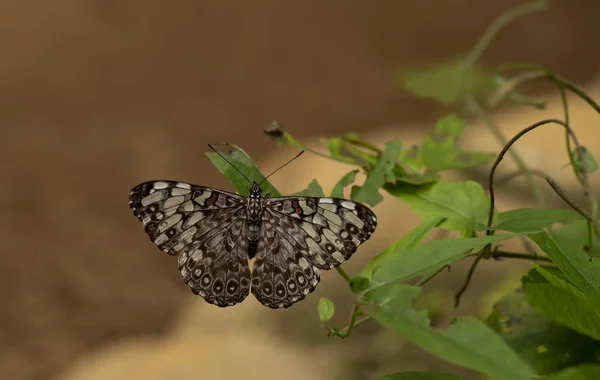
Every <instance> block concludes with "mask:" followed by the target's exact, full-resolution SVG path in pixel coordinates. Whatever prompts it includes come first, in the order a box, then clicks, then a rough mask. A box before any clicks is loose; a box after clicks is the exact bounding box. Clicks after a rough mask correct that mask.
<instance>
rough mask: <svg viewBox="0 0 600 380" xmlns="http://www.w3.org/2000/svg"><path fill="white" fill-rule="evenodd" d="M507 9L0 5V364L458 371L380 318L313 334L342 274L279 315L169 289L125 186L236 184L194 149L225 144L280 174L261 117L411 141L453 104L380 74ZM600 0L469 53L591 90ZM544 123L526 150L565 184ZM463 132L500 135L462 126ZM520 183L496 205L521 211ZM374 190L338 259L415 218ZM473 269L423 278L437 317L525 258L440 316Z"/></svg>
mask: <svg viewBox="0 0 600 380" xmlns="http://www.w3.org/2000/svg"><path fill="white" fill-rule="evenodd" d="M521 3H522V2H521V1H517V0H510V1H509V0H506V1H496V2H490V1H478V0H445V1H439V0H422V1H418V2H413V1H377V2H374V1H373V2H365V1H346V0H328V1H316V0H315V1H303V2H284V1H278V0H257V1H253V2H249V1H248V2H242V1H219V2H217V1H191V0H180V1H173V2H166V1H158V0H144V1H141V0H61V1H52V2H50V1H45V0H19V1H14V0H13V1H2V2H0V31H1V32H0V52H1V54H0V56H1V58H0V89H1V90H0V133H1V135H0V176H1V177H0V178H1V182H0V183H1V186H0V223H1V227H2V228H0V241H1V242H2V244H1V245H0V247H1V248H0V249H1V251H0V252H1V255H2V257H1V259H2V260H1V261H0V297H1V299H2V301H3V306H2V307H1V308H0V326H1V327H0V378H2V379H14V380H25V379H28V380H29V379H36V380H37V379H61V380H67V379H69V380H70V379H136V378H145V379H159V378H160V379H171V378H173V379H174V378H178V379H192V378H193V379H221V378H225V379H229V378H244V379H265V380H267V379H279V378H292V379H338V378H339V379H342V378H343V379H371V378H376V377H377V376H378V375H381V374H383V373H386V372H393V371H405V370H415V369H421V370H440V371H444V370H447V371H455V372H456V373H460V374H463V375H465V376H467V377H469V378H474V377H473V376H474V375H473V374H471V373H469V372H467V371H462V370H456V369H455V368H453V367H451V366H449V365H448V364H445V363H442V362H439V361H437V360H435V359H433V358H432V357H431V356H429V355H427V354H426V353H423V352H422V351H420V350H419V349H417V348H415V347H414V346H412V345H410V344H408V343H406V342H404V341H403V340H402V339H401V338H399V337H397V336H395V335H393V334H392V333H387V332H385V331H382V330H381V329H379V328H378V327H377V326H375V325H366V326H364V327H362V328H361V329H359V330H357V331H356V334H355V335H354V336H353V337H352V338H350V339H348V340H346V341H338V340H332V339H330V338H327V337H326V336H325V332H324V331H323V330H321V329H320V328H319V324H318V320H317V316H316V303H317V300H318V297H319V295H326V296H327V297H329V298H331V299H333V300H335V301H336V302H337V303H338V305H339V310H338V314H339V315H338V316H336V319H334V323H337V324H339V326H340V327H341V326H343V325H344V324H345V323H346V318H347V315H349V308H346V309H344V306H345V305H346V306H347V305H348V301H350V300H351V296H350V295H349V294H348V293H349V292H348V291H347V289H346V288H345V287H344V286H343V282H342V281H341V280H340V279H339V278H338V277H339V276H337V274H336V273H327V275H325V276H324V278H323V281H322V283H321V285H320V286H319V288H318V289H317V292H316V293H315V294H314V295H312V296H309V297H308V298H307V299H306V300H305V301H303V302H301V303H299V304H297V305H296V306H294V307H293V308H291V309H287V310H279V311H272V310H265V308H263V307H262V306H260V305H259V304H258V303H257V302H256V301H255V300H254V299H253V298H252V297H248V299H247V300H246V301H245V302H244V303H243V304H242V305H239V306H236V307H234V308H227V309H217V308H215V307H212V306H209V305H208V304H205V303H204V302H203V301H202V299H199V298H196V297H194V296H193V295H192V294H191V292H190V291H189V289H188V288H187V287H186V286H185V285H184V284H183V283H182V282H181V280H180V278H179V274H178V271H177V269H176V268H177V264H176V260H174V259H173V258H172V257H167V255H164V254H162V253H161V252H160V251H158V250H157V249H156V248H155V246H154V245H152V243H150V241H149V240H148V239H147V237H146V236H145V234H144V233H143V230H142V228H141V227H140V225H139V224H138V222H137V220H135V218H134V217H133V216H132V215H131V213H130V210H129V208H128V206H127V195H128V191H129V190H130V188H131V187H133V186H134V185H136V184H137V183H139V182H143V181H146V180H150V179H177V180H182V181H188V182H191V183H196V184H201V185H209V186H214V187H221V188H225V189H229V190H231V186H230V185H229V184H228V183H227V182H226V180H225V178H223V177H222V176H221V175H219V174H218V172H217V171H216V169H214V168H213V167H212V166H211V164H210V163H209V161H208V160H207V159H206V157H205V156H204V154H203V153H204V152H205V151H206V144H207V143H214V142H224V141H228V142H232V143H236V144H238V145H240V146H242V147H243V148H244V149H245V150H246V151H247V152H248V153H249V154H250V155H252V156H253V157H254V158H255V160H256V161H257V162H259V163H260V165H261V167H263V169H264V171H266V172H268V171H270V170H272V169H274V168H276V167H277V166H278V165H279V164H280V163H282V162H283V161H284V160H285V159H287V158H289V157H290V156H291V155H293V154H294V153H295V152H294V151H293V150H290V149H283V148H277V147H276V146H275V145H274V144H272V143H271V142H270V141H268V140H267V139H266V138H265V137H264V136H263V133H262V131H263V129H264V128H265V127H266V126H267V125H268V124H269V122H271V121H272V120H279V121H281V122H283V123H285V125H286V126H287V129H288V131H290V132H291V133H293V134H294V135H295V136H296V137H297V138H299V139H301V140H303V141H305V142H306V143H308V144H309V145H310V144H313V146H316V145H314V144H316V142H317V138H318V137H319V136H324V135H335V134H340V133H344V132H347V131H356V132H359V133H361V134H362V135H364V136H366V137H368V138H370V139H371V140H373V141H374V142H376V143H380V144H382V143H383V142H384V141H385V139H386V138H391V137H392V136H397V137H400V138H401V139H402V140H404V141H405V145H409V143H410V142H418V141H420V139H421V138H422V136H423V135H424V134H426V133H427V132H428V131H430V129H431V127H432V125H433V124H432V123H433V122H434V121H435V119H436V118H437V117H438V116H440V115H443V114H444V113H445V112H447V111H449V109H447V108H444V107H442V106H440V105H437V104H436V103H433V102H431V101H428V100H423V99H415V98H414V97H412V96H411V95H410V94H408V93H406V92H403V91H402V90H401V89H400V88H399V86H398V83H397V81H396V77H395V73H396V70H397V69H398V68H399V67H422V66H424V65H427V64H431V63H435V62H437V61H440V60H443V59H446V58H451V57H455V56H457V55H459V54H462V53H464V52H466V51H468V50H469V49H470V48H471V47H472V46H473V44H474V43H475V42H476V40H477V39H478V38H479V36H480V35H481V34H482V33H483V31H484V30H485V28H486V27H487V26H488V25H489V24H490V23H491V22H492V21H493V20H494V19H495V18H496V17H497V16H498V15H500V13H501V12H504V11H506V10H508V9H510V8H511V7H513V6H515V5H518V4H521ZM599 14H600V3H599V2H595V1H586V0H572V1H566V0H555V1H552V2H551V8H550V9H549V10H548V11H546V12H542V13H537V14H534V15H530V16H528V17H526V18H523V19H519V20H518V21H516V22H514V23H512V24H511V25H510V26H508V27H507V28H506V29H504V30H503V31H502V32H501V33H500V34H499V35H498V37H497V38H496V40H495V42H494V43H493V45H492V46H491V47H490V48H489V49H488V50H487V51H486V53H485V55H484V57H483V61H482V63H483V65H484V66H486V67H493V65H495V64H498V63H500V62H506V61H533V62H537V63H540V64H543V65H546V66H549V67H551V68H552V69H554V70H555V71H557V72H559V73H561V74H562V75H564V76H566V77H567V78H569V79H570V80H572V81H573V82H575V83H577V84H579V85H582V86H583V87H585V88H586V89H588V90H589V91H590V93H591V94H592V96H593V97H595V98H596V99H598V98H600V88H599V87H600V85H599V84H598V82H599V81H598V80H594V78H598V74H599V73H600V64H599V62H600V49H598V15H599ZM594 91H595V92H594ZM554 92H555V91H553V89H552V87H551V86H547V87H543V86H542V87H541V88H540V89H539V94H541V95H543V96H548V97H549V98H550V99H551V102H550V107H549V110H548V111H545V112H546V114H552V115H554V114H557V115H560V113H559V111H557V109H556V108H553V106H554V105H555V104H556V98H555V95H552V94H554ZM573 104H574V105H573V107H574V109H573V118H574V122H576V123H577V124H578V125H574V126H575V128H576V131H578V128H579V131H581V132H580V133H581V134H582V136H583V138H587V140H586V143H588V142H589V144H592V148H591V150H592V152H594V147H595V148H596V152H597V148H598V146H600V143H598V142H596V141H597V140H599V139H597V138H596V139H594V136H597V132H594V128H593V126H594V125H595V128H597V126H598V122H599V121H600V120H599V119H598V117H597V115H594V114H593V113H592V112H590V111H588V110H587V109H586V108H585V107H584V106H583V105H581V104H580V103H576V102H575V103H573ZM577 107H579V108H577ZM552 112H554V114H553V113H552ZM546 114H544V113H541V112H539V111H535V110H530V109H527V110H522V109H509V110H506V111H503V113H501V114H499V115H498V121H499V122H500V123H501V125H502V126H503V128H504V129H505V130H506V131H507V133H508V134H510V133H511V131H513V132H514V131H516V130H519V129H520V128H522V127H524V126H526V125H527V123H528V121H535V120H539V119H541V118H542V117H543V116H544V115H546ZM557 129H558V128H557ZM555 132H556V133H555V134H553V133H554V132H552V133H550V132H548V134H546V133H543V134H540V135H537V137H536V138H532V139H529V140H526V141H525V142H523V143H522V144H521V145H520V147H521V148H520V149H522V151H523V152H524V154H525V155H526V157H527V158H528V159H529V160H530V162H532V166H536V165H537V166H539V167H540V168H541V169H544V170H547V171H550V172H552V173H554V174H555V175H557V176H559V177H560V178H561V180H562V182H561V183H562V184H563V186H565V187H566V188H567V189H570V187H569V186H571V185H572V186H573V189H575V187H574V186H575V184H574V182H573V180H572V179H571V178H570V177H569V171H568V169H565V168H562V169H561V165H564V164H565V163H566V162H567V158H566V156H565V157H559V155H557V154H556V152H557V151H560V152H561V154H562V150H561V149H564V148H563V147H562V143H561V142H560V138H561V137H562V131H558V130H557V131H555ZM540 136H545V138H548V139H550V140H552V139H555V140H552V141H554V142H555V143H553V142H552V141H550V142H548V143H543V144H542V143H541V140H540ZM465 141H466V143H467V144H470V145H471V146H475V147H477V148H478V149H480V150H491V151H495V150H497V149H498V148H497V145H496V144H495V143H494V140H493V139H491V138H490V137H489V136H488V134H486V131H485V130H484V129H483V128H477V126H475V127H474V129H473V132H472V133H471V134H470V135H469V137H468V138H466V140H465ZM593 144H596V145H593ZM293 165H294V167H293V168H292V167H290V168H288V169H286V170H284V171H282V172H281V173H278V174H277V176H276V177H274V178H273V183H274V184H275V185H276V186H278V187H279V188H280V189H282V190H284V191H289V192H291V191H297V190H300V189H302V188H304V187H305V186H306V184H307V183H308V181H309V180H311V179H312V178H316V179H317V180H319V181H320V182H322V183H323V185H324V187H325V188H326V190H327V188H331V186H332V184H333V181H334V180H335V177H339V176H341V174H343V173H345V172H346V171H347V168H346V167H343V166H336V164H333V163H328V162H323V160H322V159H319V158H317V157H311V156H308V155H305V156H303V158H302V159H301V160H298V161H297V162H295V163H294V164H293ZM454 175H455V176H457V177H459V176H462V175H465V176H466V175H472V176H475V177H477V175H478V173H477V172H473V173H467V174H454ZM569 181H571V182H569ZM518 186H520V185H519V184H518V182H515V185H514V186H513V187H512V188H510V189H507V190H506V191H507V195H506V196H505V197H504V198H501V200H500V202H501V205H504V207H507V208H510V207H516V205H526V204H530V200H529V199H528V198H527V194H528V193H527V192H526V191H522V190H519V188H518ZM573 191H575V190H573ZM511 192H512V193H511ZM516 195H519V196H520V197H519V196H516ZM386 202H387V203H386V205H387V207H380V208H378V209H376V212H378V214H379V215H381V217H380V227H379V231H378V234H376V235H375V237H374V238H373V241H370V242H369V243H368V245H365V247H364V248H363V249H362V250H361V251H359V253H358V255H357V256H360V257H358V258H357V259H354V260H353V261H352V262H351V263H349V264H348V270H349V271H352V270H358V269H359V268H360V267H361V266H362V265H364V263H366V262H367V261H368V259H369V258H370V257H373V256H374V255H375V254H377V253H378V251H380V250H381V249H382V248H383V247H384V246H385V245H386V244H389V243H390V242H392V241H394V240H395V239H397V238H399V237H400V236H401V235H402V234H404V233H406V232H407V231H408V230H410V229H411V228H412V227H413V226H415V225H416V224H417V223H418V222H419V221H418V219H417V218H416V217H415V216H414V215H413V214H412V213H411V212H410V210H408V208H407V207H406V206H404V205H402V204H399V202H397V201H394V200H387V201H386ZM393 202H395V203H393ZM502 202H504V203H502ZM468 265H469V263H460V264H458V265H456V267H453V269H452V272H451V273H449V274H447V275H445V276H440V277H441V278H440V279H439V280H436V281H435V282H433V283H432V284H431V286H432V288H431V291H430V293H429V296H428V297H429V301H430V304H431V305H433V308H434V309H436V308H437V309H438V310H441V311H440V313H439V316H438V317H435V316H434V318H433V321H434V323H439V324H442V325H443V323H444V321H447V320H448V319H449V318H451V317H452V316H454V315H458V314H460V313H465V312H470V313H481V316H482V317H485V314H484V312H483V311H481V308H482V307H483V308H485V305H484V306H482V304H485V302H486V300H487V299H489V297H490V294H491V293H489V292H490V291H493V289H494V287H495V286H497V285H498V284H499V283H502V282H503V281H509V280H510V281H512V280H511V279H515V278H516V279H517V282H518V276H519V273H522V270H523V268H524V267H523V265H525V267H526V265H527V264H523V263H509V262H506V263H505V262H502V263H486V265H483V266H481V268H480V270H481V272H478V273H479V274H478V275H476V276H475V282H474V285H473V286H472V288H471V291H470V292H469V293H468V294H467V296H465V300H464V302H463V306H461V308H460V309H459V310H454V309H452V308H451V307H450V305H451V303H452V291H454V290H456V289H457V288H458V287H459V286H460V284H461V281H462V279H463V278H464V273H465V268H467V267H468ZM515 276H516V277H515ZM436 289H437V290H436ZM431 305H430V306H431ZM488 307H489V305H488Z"/></svg>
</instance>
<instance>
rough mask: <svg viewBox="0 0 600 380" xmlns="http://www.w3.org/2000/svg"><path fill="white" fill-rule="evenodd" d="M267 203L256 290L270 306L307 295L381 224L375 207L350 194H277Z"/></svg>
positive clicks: (290, 302)
mask: <svg viewBox="0 0 600 380" xmlns="http://www.w3.org/2000/svg"><path fill="white" fill-rule="evenodd" d="M264 206H265V211H264V212H265V215H264V216H263V229H262V237H261V242H260V244H259V248H258V253H257V258H256V262H255V264H254V272H253V275H252V277H253V279H252V293H253V294H254V295H255V296H256V298H257V299H258V300H259V301H260V302H261V303H263V304H264V305H266V306H269V307H271V308H279V307H289V306H291V305H292V304H293V303H295V302H298V301H300V300H301V299H303V298H304V297H306V295H307V294H308V293H310V292H312V291H313V290H314V289H315V288H316V286H317V284H318V283H319V280H320V271H321V270H322V269H331V268H335V267H337V266H339V265H340V264H342V263H343V262H344V261H346V260H348V259H349V258H350V257H351V256H352V254H353V253H354V252H356V249H357V248H358V246H359V245H360V244H362V243H364V242H365V241H366V240H367V239H369V237H370V236H371V234H372V233H373V231H375V227H376V225H377V219H376V217H375V215H374V214H373V212H372V211H371V210H369V209H368V208H367V207H365V206H363V205H361V204H359V203H356V202H352V201H349V200H345V199H337V198H309V197H284V198H272V199H266V200H265V205H264Z"/></svg>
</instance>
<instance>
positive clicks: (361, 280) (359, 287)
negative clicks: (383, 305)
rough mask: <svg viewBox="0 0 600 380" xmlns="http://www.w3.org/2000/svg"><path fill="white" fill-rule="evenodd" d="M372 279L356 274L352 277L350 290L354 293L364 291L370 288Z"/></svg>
mask: <svg viewBox="0 0 600 380" xmlns="http://www.w3.org/2000/svg"><path fill="white" fill-rule="evenodd" d="M370 283H371V281H370V280H369V279H368V278H366V277H363V276H354V277H352V278H351V279H350V290H352V292H353V293H362V292H363V291H364V290H366V289H367V288H369V284H370Z"/></svg>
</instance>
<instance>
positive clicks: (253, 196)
mask: <svg viewBox="0 0 600 380" xmlns="http://www.w3.org/2000/svg"><path fill="white" fill-rule="evenodd" d="M262 215H263V197H262V189H261V188H260V186H259V185H258V184H257V183H256V182H254V183H253V184H252V186H251V187H250V191H249V195H248V204H247V206H246V216H247V218H248V219H247V220H248V224H247V228H248V256H249V258H250V259H252V258H254V256H255V255H256V249H257V248H258V241H259V240H260V227H261V220H262Z"/></svg>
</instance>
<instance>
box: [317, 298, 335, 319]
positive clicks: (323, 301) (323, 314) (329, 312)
mask: <svg viewBox="0 0 600 380" xmlns="http://www.w3.org/2000/svg"><path fill="white" fill-rule="evenodd" d="M317 311H318V313H319V320H320V321H321V323H325V322H327V321H328V320H330V319H331V318H332V317H333V314H334V313H335V306H334V305H333V302H331V301H330V300H328V299H327V298H325V297H321V298H320V299H319V304H318V306H317Z"/></svg>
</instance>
